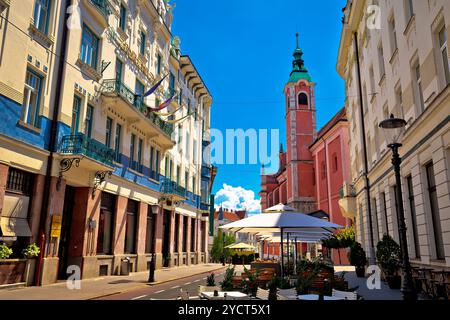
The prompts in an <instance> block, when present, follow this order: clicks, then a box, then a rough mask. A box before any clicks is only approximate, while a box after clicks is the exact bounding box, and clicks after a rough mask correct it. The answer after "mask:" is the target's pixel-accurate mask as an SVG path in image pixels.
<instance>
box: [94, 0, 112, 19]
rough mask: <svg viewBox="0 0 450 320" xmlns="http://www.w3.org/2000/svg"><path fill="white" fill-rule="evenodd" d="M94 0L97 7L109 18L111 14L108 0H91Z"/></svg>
mask: <svg viewBox="0 0 450 320" xmlns="http://www.w3.org/2000/svg"><path fill="white" fill-rule="evenodd" d="M89 1H90V2H92V4H93V5H94V6H96V7H97V9H98V10H99V11H100V12H101V13H102V14H103V15H104V16H105V17H106V18H108V16H109V14H110V12H111V11H110V9H109V6H108V0H89Z"/></svg>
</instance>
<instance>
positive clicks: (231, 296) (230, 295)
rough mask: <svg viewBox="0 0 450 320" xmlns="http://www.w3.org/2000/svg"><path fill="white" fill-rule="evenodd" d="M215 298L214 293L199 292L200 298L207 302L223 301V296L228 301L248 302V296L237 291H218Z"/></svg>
mask: <svg viewBox="0 0 450 320" xmlns="http://www.w3.org/2000/svg"><path fill="white" fill-rule="evenodd" d="M217 294H218V295H217V296H214V292H200V296H201V297H203V298H205V299H208V300H225V294H226V295H227V299H228V300H248V299H249V296H248V295H246V294H245V293H242V292H239V291H228V292H225V291H218V292H217Z"/></svg>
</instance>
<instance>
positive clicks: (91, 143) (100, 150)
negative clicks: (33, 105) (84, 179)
mask: <svg viewBox="0 0 450 320" xmlns="http://www.w3.org/2000/svg"><path fill="white" fill-rule="evenodd" d="M58 153H59V154H61V155H70V156H83V157H87V158H89V159H91V160H94V161H95V162H98V163H99V164H101V165H100V167H103V166H107V167H111V168H113V167H114V158H115V152H114V150H112V149H110V148H108V147H106V146H105V145H104V144H102V143H100V142H98V141H96V140H94V139H90V138H88V137H86V136H85V135H84V134H81V133H80V134H75V135H68V136H64V137H63V138H62V140H61V143H60V145H59V148H58ZM98 169H101V168H98Z"/></svg>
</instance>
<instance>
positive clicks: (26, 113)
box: [21, 68, 44, 128]
mask: <svg viewBox="0 0 450 320" xmlns="http://www.w3.org/2000/svg"><path fill="white" fill-rule="evenodd" d="M29 76H30V79H31V77H33V78H34V79H36V80H37V88H34V87H32V86H31V85H30V84H29V83H28V82H29V81H28V80H29V78H28V77H29ZM43 82H44V77H43V76H41V75H40V74H38V73H37V72H35V71H34V70H32V69H31V68H27V71H26V74H25V83H24V88H25V89H24V101H23V104H22V108H23V110H22V115H21V120H22V121H23V122H24V123H26V124H28V125H31V126H33V127H35V128H40V112H41V103H42V89H43V88H42V87H43ZM33 93H35V94H36V96H35V98H34V101H35V106H33V107H32V108H30V104H31V101H32V99H31V98H32V94H33ZM30 111H31V112H30ZM33 111H34V112H33ZM28 118H30V120H28Z"/></svg>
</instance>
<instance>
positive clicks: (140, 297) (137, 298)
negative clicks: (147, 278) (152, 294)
mask: <svg viewBox="0 0 450 320" xmlns="http://www.w3.org/2000/svg"><path fill="white" fill-rule="evenodd" d="M145 297H146V295H143V296H139V297H136V298H133V299H131V300H139V299H142V298H145Z"/></svg>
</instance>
